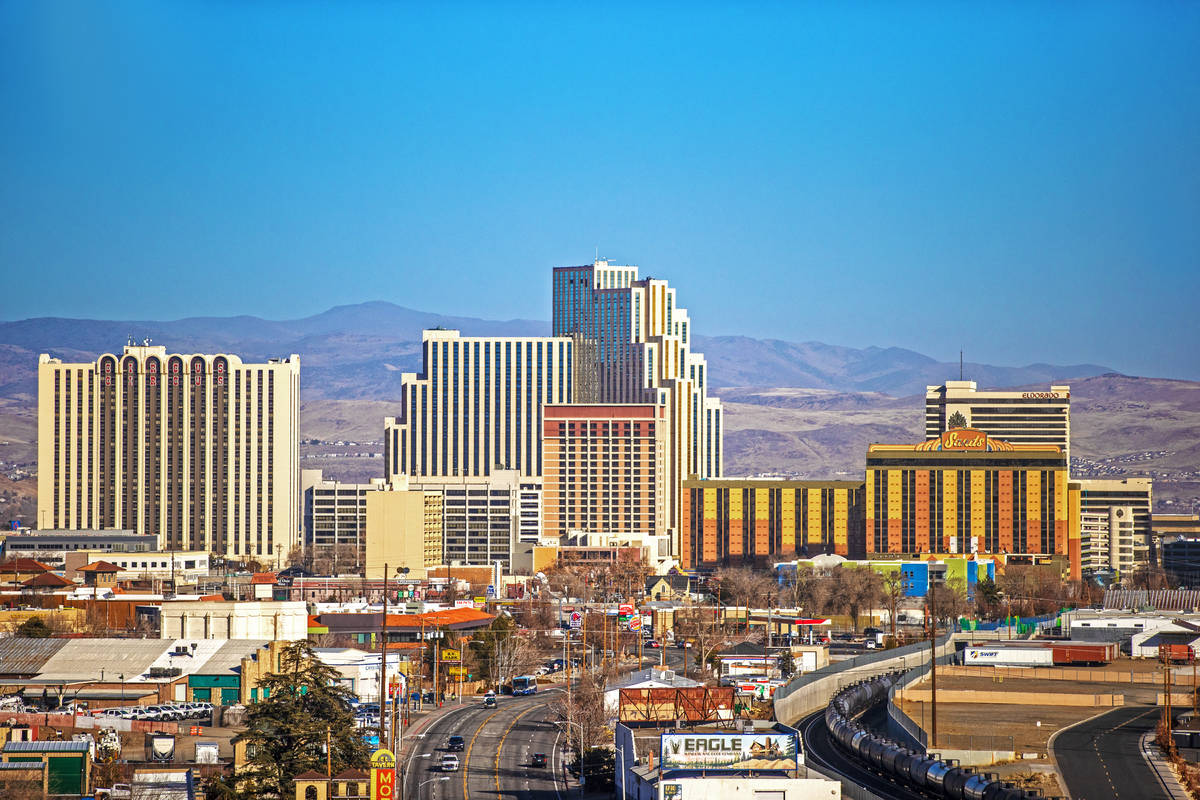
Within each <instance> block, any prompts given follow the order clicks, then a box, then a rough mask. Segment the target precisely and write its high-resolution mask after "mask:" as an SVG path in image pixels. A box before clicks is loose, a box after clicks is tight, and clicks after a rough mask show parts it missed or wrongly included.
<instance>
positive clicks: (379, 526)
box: [364, 491, 425, 580]
mask: <svg viewBox="0 0 1200 800" xmlns="http://www.w3.org/2000/svg"><path fill="white" fill-rule="evenodd" d="M365 528H366V567H365V572H364V577H366V578H369V579H376V580H378V579H381V578H383V577H384V568H385V567H386V568H387V570H388V572H389V573H390V574H389V575H387V577H389V578H394V577H396V574H397V572H396V571H397V570H398V569H407V570H408V572H407V573H406V574H407V577H409V578H424V577H425V493H424V492H419V491H380V492H367V494H366V524H365Z"/></svg>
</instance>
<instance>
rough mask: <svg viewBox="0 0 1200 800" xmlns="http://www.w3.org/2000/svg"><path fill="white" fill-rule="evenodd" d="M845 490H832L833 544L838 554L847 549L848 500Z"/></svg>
mask: <svg viewBox="0 0 1200 800" xmlns="http://www.w3.org/2000/svg"><path fill="white" fill-rule="evenodd" d="M849 494H850V493H849V492H848V491H847V490H845V489H834V490H833V544H834V550H835V551H836V552H838V553H845V552H846V548H848V547H849V544H850V540H849V526H850V510H849V509H850V500H849Z"/></svg>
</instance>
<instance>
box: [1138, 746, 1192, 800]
mask: <svg viewBox="0 0 1200 800" xmlns="http://www.w3.org/2000/svg"><path fill="white" fill-rule="evenodd" d="M1141 750H1142V758H1144V759H1145V760H1146V763H1147V764H1149V765H1150V769H1151V770H1153V771H1154V774H1155V775H1157V776H1158V782H1159V784H1161V785H1162V788H1163V791H1164V792H1166V795H1167V797H1169V798H1171V800H1189V795H1188V793H1187V789H1184V788H1183V784H1181V783H1180V782H1179V779H1178V778H1176V777H1175V771H1174V770H1173V769H1171V765H1170V764H1169V763H1168V762H1167V759H1166V758H1164V757H1163V754H1162V751H1161V750H1159V749H1158V745H1156V744H1154V733H1153V732H1151V733H1145V734H1142V739H1141Z"/></svg>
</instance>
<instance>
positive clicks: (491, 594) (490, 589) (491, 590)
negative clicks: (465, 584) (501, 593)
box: [487, 583, 496, 598]
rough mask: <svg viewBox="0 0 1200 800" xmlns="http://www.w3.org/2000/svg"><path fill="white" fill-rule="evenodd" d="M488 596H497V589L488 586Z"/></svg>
mask: <svg viewBox="0 0 1200 800" xmlns="http://www.w3.org/2000/svg"><path fill="white" fill-rule="evenodd" d="M487 596H488V597H489V598H492V597H495V596H496V587H495V586H494V585H492V584H490V583H489V584H488V588H487Z"/></svg>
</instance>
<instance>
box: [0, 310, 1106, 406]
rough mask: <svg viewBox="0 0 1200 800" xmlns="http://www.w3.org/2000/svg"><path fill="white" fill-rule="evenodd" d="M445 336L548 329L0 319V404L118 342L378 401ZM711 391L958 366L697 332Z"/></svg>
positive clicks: (1048, 375)
mask: <svg viewBox="0 0 1200 800" xmlns="http://www.w3.org/2000/svg"><path fill="white" fill-rule="evenodd" d="M435 327H442V328H452V329H457V330H461V331H462V332H463V333H464V334H466V335H491V336H545V335H547V334H548V333H549V332H550V323H548V322H542V321H537V320H523V319H515V320H507V321H498V320H484V319H475V318H472V317H454V316H447V315H444V314H434V313H430V312H426V311H414V310H413V309H409V308H404V307H403V306H398V305H394V304H392V303H386V302H370V303H359V304H357V305H346V306H337V307H335V308H331V309H329V310H328V311H325V312H323V313H321V314H316V315H314V316H311V317H304V318H302V319H295V320H266V319H260V318H258V317H249V316H240V317H193V318H190V319H181V320H174V321H169V322H152V321H134V322H120V321H108V320H81V319H62V318H57V317H43V318H38V319H27V320H21V321H19V322H3V323H0V397H16V396H19V395H30V396H31V395H32V394H33V393H34V392H35V391H36V377H37V357H38V354H39V353H43V352H48V353H50V354H51V355H55V356H59V357H61V358H63V359H65V360H79V361H91V360H93V359H95V357H96V356H97V355H98V354H100V353H103V352H120V349H121V345H122V344H123V343H124V342H125V341H126V340H127V338H128V337H133V338H134V339H135V340H138V341H140V340H142V339H144V338H151V339H153V340H154V341H155V342H156V343H159V344H163V345H166V347H167V349H168V350H169V351H175V352H185V353H186V352H219V351H223V352H229V353H236V354H237V355H240V356H241V357H243V358H244V359H247V360H262V359H266V358H269V357H273V356H286V355H288V354H290V353H299V354H300V363H301V370H302V371H301V374H302V380H303V386H304V391H305V394H306V396H307V397H317V398H326V397H337V398H361V399H374V400H388V399H391V398H394V397H397V396H398V395H399V384H400V373H401V372H411V371H415V370H418V369H419V368H420V347H419V345H420V341H421V331H422V330H424V329H426V328H435ZM696 347H697V349H698V350H700V352H702V353H704V355H705V357H706V358H707V359H708V363H709V375H710V380H711V382H712V384H713V385H714V386H717V387H730V386H804V387H811V388H817V389H830V390H834V391H839V392H878V393H883V394H887V395H893V396H902V395H909V394H916V393H920V392H924V390H925V386H926V384H937V383H941V382H942V381H944V380H946V379H947V378H951V377H954V376H955V375H957V374H958V364H948V363H944V362H938V361H935V360H934V359H932V358H930V357H928V356H925V355H922V354H920V353H916V352H913V351H912V350H905V349H902V348H898V347H887V348H884V347H867V348H863V349H856V348H852V347H838V346H835V345H827V344H821V343H820V342H785V341H780V340H777V339H765V340H763V339H751V338H748V337H744V336H717V337H707V336H697V337H696ZM966 367H967V370H966V372H967V376H968V377H969V378H971V379H973V380H976V381H978V382H979V383H980V385H982V386H1014V385H1021V384H1041V385H1044V384H1047V383H1049V382H1050V381H1055V380H1067V379H1072V378H1082V377H1087V376H1091V375H1100V374H1103V373H1105V372H1109V371H1110V370H1109V369H1108V368H1107V367H1102V366H1098V365H1095V364H1077V365H1073V366H1052V365H1049V364H1031V365H1029V366H1026V367H994V366H989V365H986V364H975V363H969V364H967V365H966Z"/></svg>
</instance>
